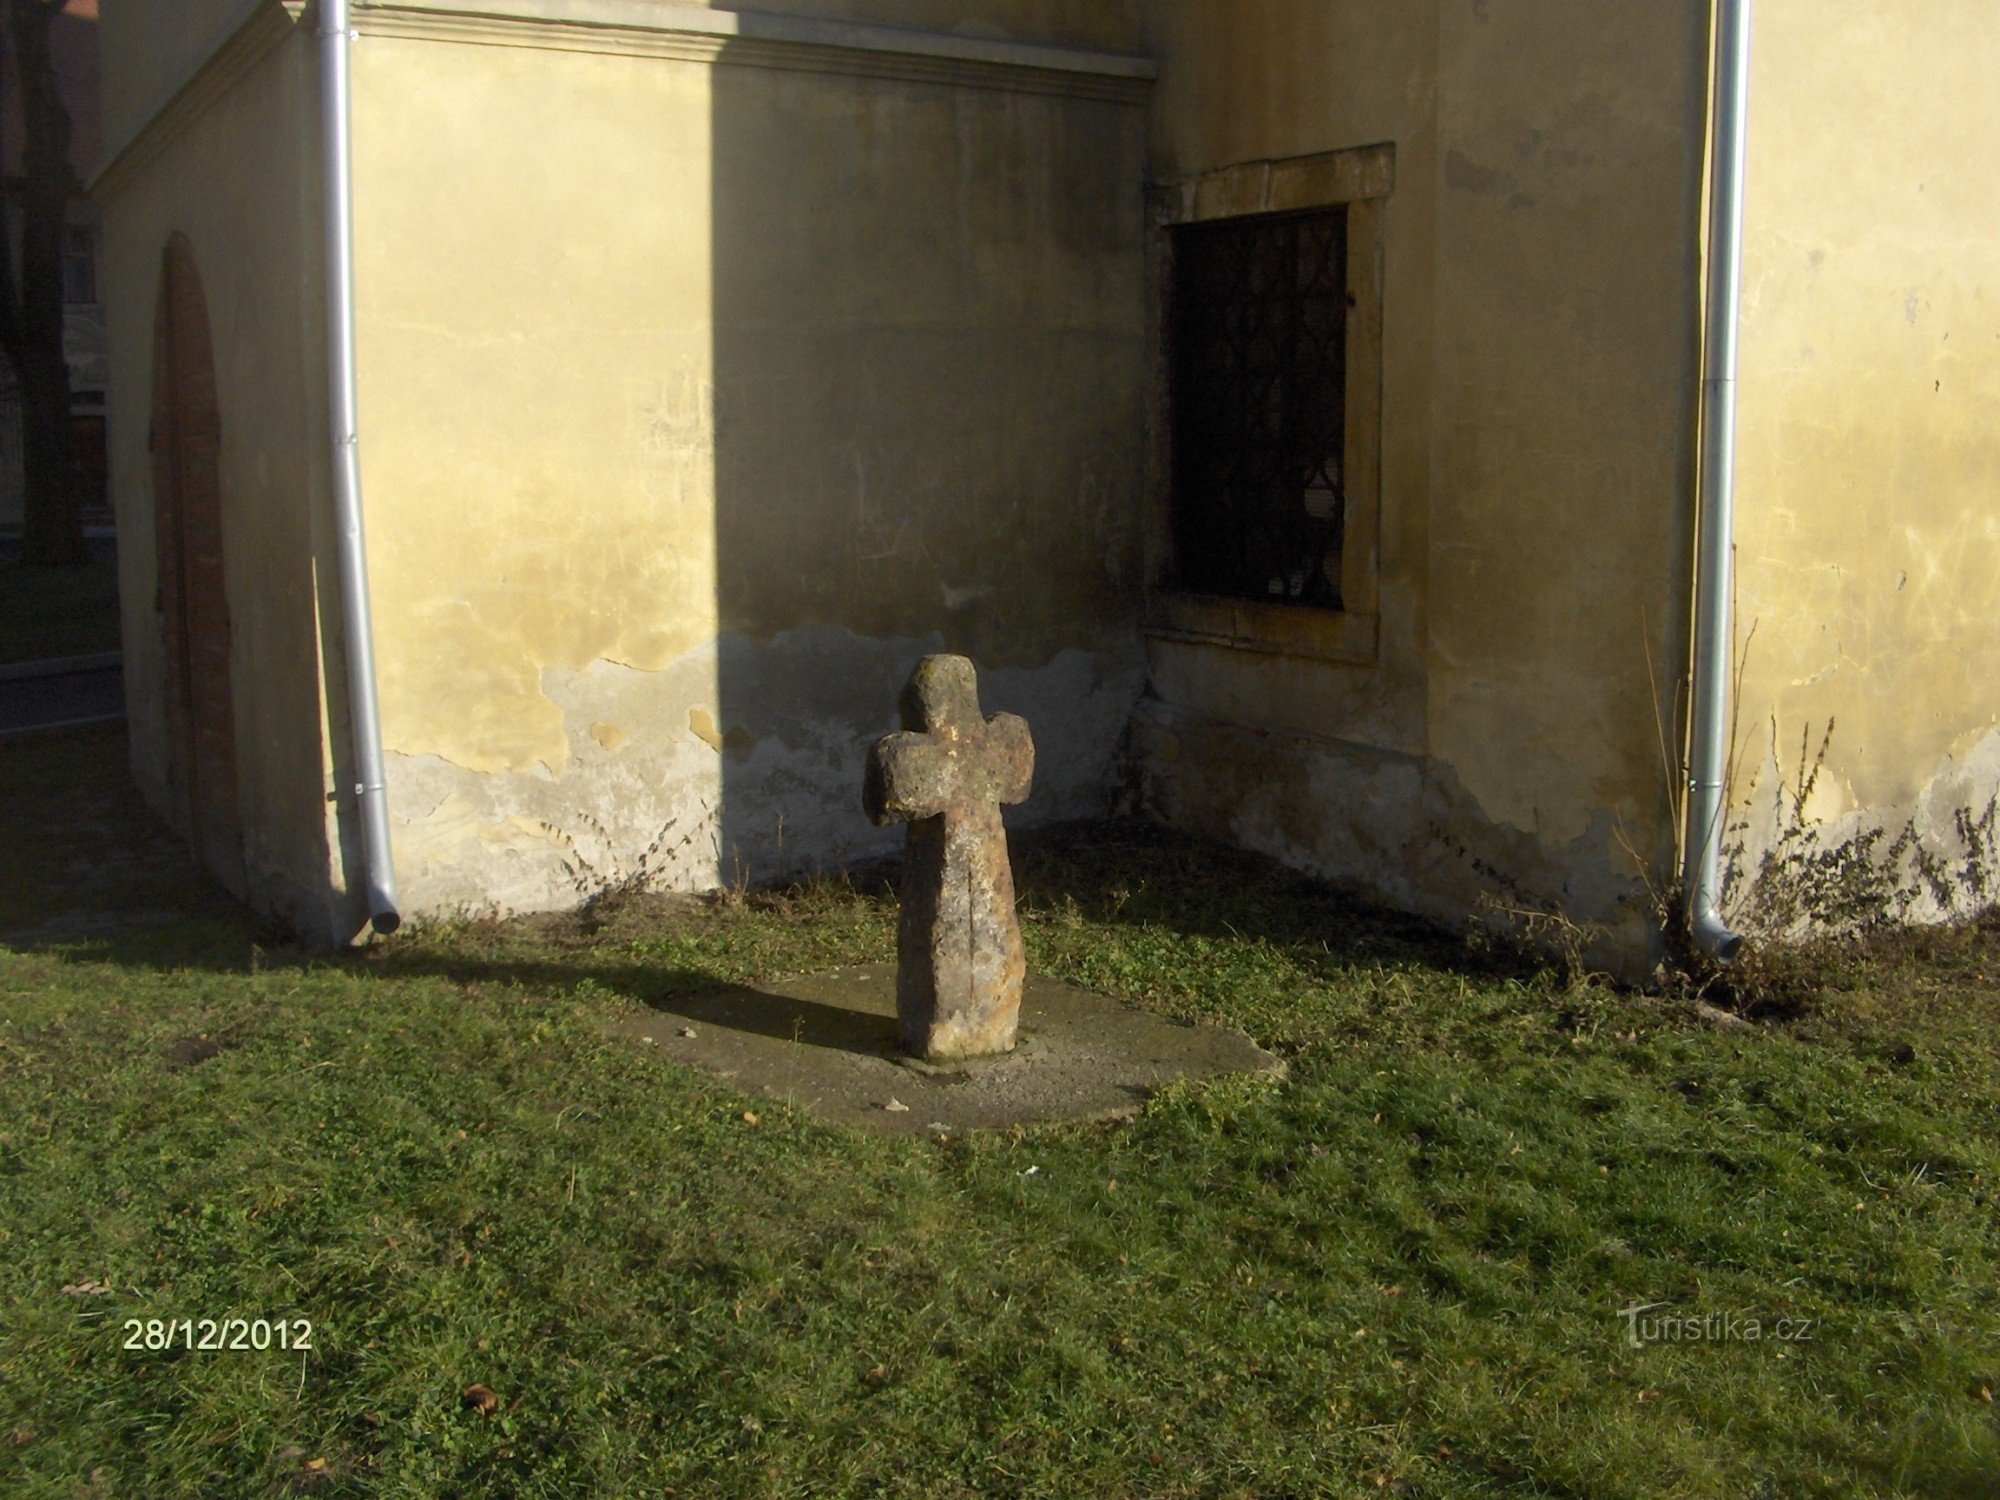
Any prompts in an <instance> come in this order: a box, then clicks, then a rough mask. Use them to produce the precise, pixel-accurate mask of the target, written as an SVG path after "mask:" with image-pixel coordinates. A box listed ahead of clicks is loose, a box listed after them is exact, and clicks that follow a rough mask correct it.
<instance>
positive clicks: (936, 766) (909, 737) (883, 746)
mask: <svg viewBox="0 0 2000 1500" xmlns="http://www.w3.org/2000/svg"><path fill="white" fill-rule="evenodd" d="M956 791H957V787H956V786H955V784H954V782H953V778H952V775H951V760H950V756H949V754H948V753H947V751H946V750H945V748H944V747H943V746H942V745H939V744H937V743H936V741H935V739H934V737H933V736H931V735H927V734H918V733H914V732H912V731H909V730H904V731H903V732H902V733H900V734H890V735H884V736H883V737H882V738H881V739H880V740H878V741H876V743H875V747H874V749H872V750H870V751H869V753H868V770H867V774H866V776H865V777H864V778H863V780H862V783H861V806H862V809H863V811H865V812H866V813H867V814H868V817H869V821H871V822H872V823H874V824H875V826H876V827H878V828H883V827H886V826H888V825H889V824H891V823H905V822H914V821H916V820H917V819H919V818H935V817H936V816H938V814H940V813H942V812H943V811H944V810H945V808H946V806H947V805H948V804H949V803H950V801H951V799H952V796H953V794H954V793H955V792H956Z"/></svg>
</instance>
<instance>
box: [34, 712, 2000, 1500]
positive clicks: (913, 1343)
mask: <svg viewBox="0 0 2000 1500" xmlns="http://www.w3.org/2000/svg"><path fill="white" fill-rule="evenodd" d="M122 758H123V748H122V743H121V742H120V741H119V740H118V739H117V738H116V737H115V736H113V735H109V734H105V735H98V736H92V737H87V738H73V739H69V740H65V741H60V742H43V743H39V744H37V743H30V744H25V745H16V746H0V786H4V787H5V788H6V789H7V791H6V794H5V799H4V806H0V850H5V851H6V852H5V853H4V855H0V931H6V932H12V933H14V934H15V936H14V937H13V938H11V939H9V940H7V941H6V942H5V943H4V944H0V997H4V998H0V1010H4V1018H3V1019H0V1340H4V1348H0V1493H6V1494H9V1495H14V1494H23V1495H32V1494H57V1495H70V1494H79V1493H83V1494H103V1495H143V1496H157V1495H180V1494H212V1495H217V1496H241V1495H255V1494H266V1493H270V1494H282V1493H295V1492H314V1493H325V1494H342V1493H353V1494H364V1493H365V1494H382V1495H445V1494H452V1495H502V1494H505V1495H587V1494H635V1495H649V1494H667V1493H676V1494H683V1495H690V1496H712V1495H735V1494H745V1495H808V1494H810V1495H824V1494H844V1493H867V1494H893V1495H911V1496H951V1495H973V1494H1003V1495H1012V1494H1019V1495H1079V1496H1096V1495H1246V1496H1247V1495H1260V1496H1300V1495H1318V1494H1330V1495H1347V1494H1355V1495H1378V1494H1385V1493H1386V1494H1400V1495H1421V1496H1436V1497H1465V1496H1490V1495H1563V1496H1593V1497H1595V1496H1730V1497H1741V1496H1755V1495H1769V1496H1795V1495H1842V1496H1846V1495H1862V1496H1876V1495H1897V1494H1911V1495H1926V1496H1941V1497H1963V1496H1979V1495H2000V1477H1996V1476H2000V1423H1997V1422H1996V1411H1997V1410H2000V1408H1996V1406H1995V1404H1994V1402H1993V1400H1992V1396H1993V1394H1994V1393H1995V1392H1996V1391H2000V1290H1996V1273H1997V1272H2000V1223H1997V1222H1996V1214H1995V1195H1996V1192H2000V1027H1996V1024H1995V1023H1996V1020H2000V1003H1996V999H1995V993H1996V990H1995V980H1996V978H2000V925H1988V926H1986V927H1983V928H1976V929H1969V930H1965V931H1959V932H1952V933H1933V934H1928V935H1924V936H1919V937H1914V938H1903V939H1897V940H1895V941H1893V942H1880V943H1877V944H1876V945H1875V946H1874V947H1873V948H1872V949H1870V950H1868V951H1852V952H1848V953H1845V954H1841V955H1831V956H1828V957H1827V958H1825V959H1824V960H1823V961H1822V962H1823V969H1822V984H1821V989H1820V992H1819V993H1818V995H1817V996H1816V997H1815V998H1814V999H1813V1000H1812V1001H1811V1002H1810V1003H1809V1004H1808V1005H1807V1006H1805V1007H1804V1008H1803V1010H1802V1011H1801V1012H1800V1013H1799V1014H1796V1015H1793V1016H1791V1017H1789V1018H1788V1019H1786V1020H1784V1021H1783V1022H1782V1023H1774V1024H1770V1025H1764V1026H1758V1027H1756V1028H1752V1029H1747V1030H1731V1029H1717V1028H1714V1027H1710V1026H1704V1025H1702V1024H1700V1023H1699V1022H1698V1021H1696V1020H1694V1019H1692V1018H1691V1017H1690V1016H1689V1014H1688V1013H1687V1010H1686V1008H1685V1007H1682V1006H1678V1005H1675V1004H1672V1003H1668V1002H1664V1001H1657V1000H1649V999H1647V998H1645V997H1642V996H1637V995H1632V994H1629V993H1621V992H1618V991H1614V990H1612V989H1610V988H1607V987H1601V986H1596V985H1589V984H1585V985H1580V986H1579V985H1569V984H1566V983H1564V982H1563V981H1562V980H1561V979H1560V978H1558V977H1557V976H1555V975H1554V974H1551V973H1541V972H1536V971H1534V970H1533V969H1531V968H1528V967H1525V966H1522V965H1519V964H1509V963H1507V962H1504V961H1499V960H1494V959H1489V958H1485V957H1481V956H1479V955H1477V954H1474V953H1470V952H1468V951H1466V950H1465V949H1463V948H1462V947H1460V946H1458V945H1457V944H1456V943H1454V942H1452V941H1450V940H1449V939H1447V938H1445V937H1442V936H1441V935H1439V934H1437V933H1435V932H1434V931H1431V930H1429V929H1426V928H1424V927H1421V926H1419V925H1417V924H1414V923H1411V922H1407V921H1404V920H1402V919H1398V918H1394V917H1388V916H1384V915H1382V914H1381V913H1378V912H1375V911H1372V910H1369V909H1367V908H1364V907H1360V906H1357V905H1354V904H1352V903H1350V902H1349V901H1347V900H1345V899H1343V898H1341V897H1339V896H1337V895H1334V894H1331V893H1329V892H1327V891H1325V890H1323V889H1321V888H1318V887H1315V886H1313V885H1310V884H1308V883H1306V882H1304V881H1302V880H1300V879H1298V878H1296V877H1294V876H1291V875H1289V874H1286V873H1284V872H1282V871H1279V870H1276V869H1273V868H1271V867H1269V866H1267V865H1265V864H1262V863H1260V862H1257V861H1254V860H1249V859H1246V858H1243V857H1240V856H1235V855H1231V854H1229V853H1226V852H1222V851H1218V850H1215V849H1212V848H1208V847H1204V846H1199V845H1194V844H1189V843H1185V842H1181V841H1177V840H1173V839H1169V838H1166V837H1164V836H1161V835H1157V834H1150V833H1146V832H1144V831H1142V830H1138V829H1134V828H1112V829H1103V828H1099V829H1091V830H1072V831H1070V832H1069V833H1068V834H1067V835H1064V836H1054V837H1050V836H1044V837H1038V838H1035V839H1032V840H1025V841H1019V842H1018V844H1017V863H1018V866H1019V873H1020V883H1021V888H1022V900H1023V908H1024V910H1023V918H1024V924H1023V925H1024V928H1025V932H1026V937H1027V943H1028V949H1029V958H1030V963H1031V964H1032V965H1034V966H1035V967H1037V968H1039V969H1041V970H1043V971H1045V972H1049V973H1053V974H1057V975H1060V976H1061V977H1063V978H1066V979H1069V980H1072V981H1074V982H1077V983H1081V984H1086V985H1091V986H1096V987H1100V988H1103V989H1105V990H1109V991H1112V992H1114V993H1117V994H1121V995H1125V996H1128V997H1130V998H1131V999H1132V1000H1133V1001H1134V1002H1135V1003H1138V1004H1141V1005H1145V1006H1148V1007H1152V1008H1155V1009H1157V1010H1160V1011H1163V1012H1166V1013H1168V1014H1171V1015H1175V1016H1180V1017H1185V1018H1189V1019H1203V1020H1212V1021H1222V1022H1227V1023H1230V1024H1233V1025H1236V1026H1240V1027H1242V1028H1243V1029H1244V1030H1246V1031H1248V1032H1249V1033H1250V1034H1251V1035H1253V1036H1255V1037H1256V1038H1258V1039H1259V1040H1260V1041H1262V1042H1264V1043H1266V1044H1267V1045H1269V1046H1271V1047H1273V1048H1276V1049H1278V1050H1279V1051H1281V1052H1282V1053H1283V1054H1284V1055H1285V1056H1286V1058H1287V1059H1288V1061H1289V1063H1290V1076H1289V1078H1288V1079H1287V1080H1286V1081H1284V1082H1265V1083H1258V1084H1244V1083H1239V1084H1232V1085H1225V1086H1218V1087H1213V1088H1201V1089H1198V1088H1186V1089H1180V1090H1174V1091H1169V1092H1168V1093H1166V1094H1165V1095H1164V1096H1161V1097H1158V1098H1156V1099H1155V1100H1154V1101H1153V1102H1152V1103H1151V1104H1150V1105H1149V1106H1148V1108H1147V1109H1146V1110H1145V1112H1144V1113H1143V1114H1142V1115H1141V1116H1140V1117H1139V1118H1138V1119H1137V1120H1135V1121H1132V1122H1130V1123H1127V1124H1123V1125H1116V1126H1103V1125H1097V1126H1089V1127H1073V1128H1063V1129H1054V1130H1046V1131H1039V1132H1031V1133H1027V1134H1023V1135H1015V1136H1005V1135H1001V1136H970V1137H963V1138H957V1139H951V1140H947V1141H944V1142H938V1141H935V1140H910V1139H890V1138H878V1137H872V1136H867V1135H862V1134H858V1133H852V1132H848V1131H843V1130H834V1129H829V1128H825V1127H822V1126H819V1125H816V1124H815V1123H814V1122H813V1121H812V1120H811V1119H809V1118H807V1117H804V1116H802V1115H800V1114H798V1113H795V1112H793V1111H791V1110H789V1109H787V1108H785V1107H783V1106H775V1105H773V1104H772V1103H771V1102H770V1101H767V1100H749V1099H745V1098H743V1097H741V1096H739V1095H737V1094H734V1093H732V1092H731V1091H730V1089H729V1088H728V1087H726V1086H724V1085H723V1084H720V1083H717V1082H715V1081H712V1080H710V1079H707V1078H705V1077H701V1076H697V1075H694V1074H692V1073H688V1072H683V1071H679V1070H677V1069H675V1068H674V1067H672V1066H671V1065H669V1064H665V1063H663V1062H661V1061H659V1060H658V1059H656V1058H654V1057H652V1056H650V1055H647V1054H646V1053H644V1052H642V1051H640V1050H636V1049H634V1048H632V1047H631V1046H629V1045H627V1044H624V1043H619V1042H614V1041H613V1040H611V1039H609V1037H608V1036H607V1032H608V1030H609V1028H610V1027H611V1026H612V1025H613V1024H614V1023H615V1022H616V1021H617V1020H618V1019H619V1018H621V1017H624V1016H628V1015H629V1014H630V1013H632V1012H633V1011H634V1010H635V1009H637V1008H640V1007H643V1006H645V1005H647V1004H648V1002H649V1001H652V1000H655V999H657V998H659V997H661V996H663V995H666V994H669V993H672V992H673V990H674V989H675V988H676V987H679V986H685V985H688V984H692V983H696V982H699V981H701V980H702V979H705V978H706V979H717V980H732V981H739V982H747V983H755V982H757V981H758V980H759V979H760V978H763V977H767V976H773V975H779V974H785V973H791V972H795V971H805V970H813V969H817V968H821V967H823V966H828V965H832V964H839V963H848V962H852V961H855V960H858V959H862V958H876V959H879V958H882V957H884V956H886V955H887V954H889V953H890V952H892V951H893V922H894V917H893V908H892V906H891V904H890V902H889V901H888V899H887V898H886V897H885V896H884V895H883V894H881V893H880V892H879V891H877V890H875V889H873V888H862V889H857V888H854V887H850V886H849V885H847V884H845V883H838V882H836V883H821V884H818V885H814V886H810V887H806V888H802V889H799V890H794V891H789V892H783V893H777V894H772V895H768V896H751V897H748V898H738V899H734V900H722V901H712V902H705V903H694V902H684V903H679V904H675V903H669V902H646V901H640V902H634V903H628V904H627V905H626V906H624V907H623V908H619V909H613V910H610V911H608V912H602V913H598V914H596V919H594V920H591V921H587V922H567V923H563V922H542V923H517V924H469V925H462V926H456V927H450V928H444V929H439V930H433V931H430V932H424V933H418V934H415V935H412V936H409V937H407V938H402V939H399V940H397V941H395V942H392V943H389V944H386V945H383V946H381V947H379V948H377V949H376V950H374V951H372V952H370V953H369V954H367V955H366V956H361V957H346V956H339V957H337V956H329V955H324V954H310V953H305V952H301V951H298V950H295V949H293V948H289V947H286V946H284V945H283V944H282V943H281V942H279V941H276V940H274V939H273V937H272V935H271V934H270V933H269V932H267V931H264V930H262V929H260V928H259V926H258V925H257V924H256V923H254V922H253V921H251V920H249V919H246V918H245V917H243V916H242V915H240V914H239V913H238V912H237V911H235V909H234V908H232V907H230V906H229V905H228V904H227V903H226V902H224V901H221V900H220V899H219V898H216V897H213V896H211V895H208V894H205V893H203V892H202V891H201V890H200V888H199V887H198V886H196V885H194V884H193V883H192V882H190V881H188V880H186V879H185V878H184V877H182V876H181V875H180V874H179V871H178V867H177V866H176V864H175V861H174V855H173V853H172V851H171V849H170V848H169V847H168V846H166V845H165V844H164V843H163V842H161V841H160V840H159V839H158V837H157V836H156V835H150V834H145V833H143V832H135V831H134V830H135V829H142V828H143V824H141V823H140V822H139V821H138V815H137V814H136V812H135V809H134V806H133V804H132V802H131V800H130V794H129V793H127V792H124V791H123V790H122V789H121V787H120V784H119V767H120V766H121V765H122ZM112 913H115V914H122V915H121V916H120V919H119V921H118V922H117V923H115V924H114V923H110V922H108V921H107V919H106V914H112ZM23 934H25V935H23ZM746 1111H750V1112H754V1113H755V1114H756V1116H757V1121H756V1123H755V1124H751V1123H748V1122H746V1121H745V1120H744V1118H743V1115H744V1114H745V1112H746ZM1030 1168H1034V1169H1037V1170H1035V1171H1033V1172H1032V1173H1030V1170H1029V1169H1030ZM99 1288H108V1290H102V1291H100V1290H99ZM1655 1303H1657V1304H1664V1306H1663V1307H1659V1308H1656V1309H1654V1310H1653V1311H1652V1312H1651V1313H1649V1314H1647V1317H1648V1318H1652V1319H1657V1318H1659V1317H1661V1316H1663V1315H1668V1314H1671V1315H1676V1316H1681V1317H1685V1318H1688V1319H1701V1318H1713V1319H1714V1320H1716V1321H1715V1322H1713V1323H1711V1324H1710V1325H1708V1326H1709V1327H1712V1328H1716V1329H1718V1330H1719V1329H1720V1327H1721V1322H1720V1320H1721V1319H1724V1318H1727V1317H1732V1316H1733V1317H1734V1318H1735V1320H1736V1322H1735V1323H1734V1324H1733V1325H1732V1326H1731V1330H1730V1331H1731V1332H1734V1333H1736V1334H1738V1335H1739V1336H1738V1337H1734V1338H1731V1339H1727V1340H1722V1339H1716V1340H1709V1339H1703V1340H1701V1341H1699V1342H1696V1341H1690V1340H1682V1341H1664V1340H1661V1341H1653V1342H1647V1343H1644V1344H1643V1345H1642V1346H1641V1347H1636V1348H1635V1347H1632V1345H1631V1344H1630V1343H1629V1342H1628V1339H1627V1326H1628V1325H1627V1320H1626V1319H1625V1318H1623V1317H1621V1316H1620V1309H1621V1308H1625V1307H1627V1306H1629V1305H1634V1304H1655ZM225 1315H227V1316H239V1317H246V1318H255V1317H260V1316H261V1317H266V1318H281V1317H282V1318H287V1319H293V1318H307V1319H310V1320H311V1322H312V1326H313V1339H312V1348H311V1350H310V1351H309V1352H306V1353H303V1354H302V1353H298V1352H279V1351H276V1350H272V1351H268V1352H264V1353H256V1352H248V1351H246V1352H213V1353H202V1352H195V1353H189V1352H185V1351H182V1350H179V1349H175V1350H173V1351H170V1352H146V1351H145V1350H143V1349H141V1350H127V1349H125V1348H124V1347H123V1345H124V1342H125V1339H126V1334H125V1331H124V1330H125V1328H126V1325H127V1320H128V1319H140V1320H145V1319H161V1320H166V1319H180V1318H201V1317H222V1316H225ZM1751 1318H1755V1319H1759V1320H1762V1327H1763V1328H1764V1329H1769V1327H1770V1325H1771V1324H1773V1323H1774V1322H1775V1320H1777V1319H1780V1318H1786V1319H1795V1320H1807V1331H1808V1333H1809V1337H1805V1338H1802V1339H1789V1340H1782V1341H1781V1340H1779V1339H1776V1338H1774V1337H1770V1336H1769V1335H1768V1333H1767V1335H1766V1337H1764V1338H1761V1339H1757V1340H1752V1339H1749V1338H1748V1337H1743V1336H1740V1335H1741V1334H1742V1332H1743V1331H1744V1330H1745V1329H1746V1328H1747V1324H1746V1323H1745V1322H1744V1320H1746V1319H1751ZM473 1385H478V1386H483V1387H486V1388H488V1389H490V1391H491V1392H492V1393H493V1394H494V1398H495V1405H494V1409H492V1410H490V1411H486V1412H481V1411H479V1410H476V1409H474V1407H473V1406H471V1405H468V1404H467V1402H466V1400H465V1398H464V1397H463V1395H462V1393H463V1392H464V1391H465V1389H466V1388H467V1387H468V1386H473ZM10 1435H11V1436H10Z"/></svg>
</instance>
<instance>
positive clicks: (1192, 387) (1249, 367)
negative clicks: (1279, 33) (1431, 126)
mask: <svg viewBox="0 0 2000 1500" xmlns="http://www.w3.org/2000/svg"><path fill="white" fill-rule="evenodd" d="M1172 265H1173V271H1172V283H1171V292H1170V301H1169V317H1170V332H1169V338H1170V340H1171V350H1170V359H1171V377H1170V378H1171V381H1172V386H1171V396H1170V401H1171V413H1172V442H1173V459H1172V461H1173V526H1174V543H1175V548H1174V551H1175V559H1176V571H1177V573H1178V582H1179V585H1180V587H1182V588H1184V589H1189V590H1193V591H1196V592H1200V593H1211V594H1224V595H1229V596H1233V597H1237V598H1244V599H1255V600H1260V601H1264V602H1268V603H1281V604H1298V605H1308V606H1318V607H1321V608H1328V609H1337V608H1340V607H1341V604H1342V599H1341V533H1342V529H1343V522H1344V520H1345V511H1346V495H1345V493H1344V490H1343V487H1342V486H1343V463H1342V460H1343V454H1344V446H1345V439H1346V433H1345V425H1346V408H1347V400H1346V395H1347V392H1346V386H1347V321H1348V308H1349V296H1348V267H1347V208H1346V206H1345V205H1340V206H1336V207H1330V208H1319V209H1313V210H1309V211H1306V212H1297V213H1284V214H1258V215H1253V216H1248V217H1241V218H1228V219H1215V220H1208V221H1204V222H1199V223H1192V224H1183V225H1181V226H1179V227H1177V228H1176V229H1174V230H1173V262H1172Z"/></svg>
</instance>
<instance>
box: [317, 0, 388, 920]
mask: <svg viewBox="0 0 2000 1500" xmlns="http://www.w3.org/2000/svg"><path fill="white" fill-rule="evenodd" d="M352 35H353V33H352V31H351V30H350V27H349V22H348V0H319V81H320V114H321V121H322V125H323V136H324V139H323V141H322V146H323V149H324V151H325V161H324V176H325V180H326V204H325V218H326V343H327V392H328V396H329V404H330V406H331V412H330V416H331V422H330V426H331V428H332V438H333V511H334V520H335V528H336V530H337V532H338V533H339V537H338V546H339V566H340V618H341V637H342V640H343V641H344V642H345V645H346V650H347V699H348V723H349V726H350V729H351V732H352V735H353V740H354V778H355V785H354V795H355V799H356V801H357V802H358V804H359V806H360V809H361V844H362V854H363V860H364V862H365V865H366V879H367V886H368V919H369V922H370V923H371V925H373V927H374V929H375V930H376V931H377V932H384V933H387V932H394V931H395V930H396V928H397V927H398V926H400V925H401V923H402V920H403V919H402V916H401V914H400V913H399V912H398V911H397V906H396V866H395V863H394V860H393V857H392V854H391V850H390V846H389V807H388V792H387V787H386V784H385V777H384V775H383V770H382V718H381V708H380V705H379V703H378V702H377V700H376V696H375V641H374V631H373V626H372V623H371V615H370V612H369V607H368V553H367V549H366V547H365V545H364V543H363V539H362V531H361V463H360V454H359V443H360V438H359V434H358V429H357V423H356V420H355V410H356V400H355V379H354V198H353V177H352V168H353V129H352V126H353V117H352V114H351V112H350V108H349V102H348V44H349V42H350V40H351V39H352Z"/></svg>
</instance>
